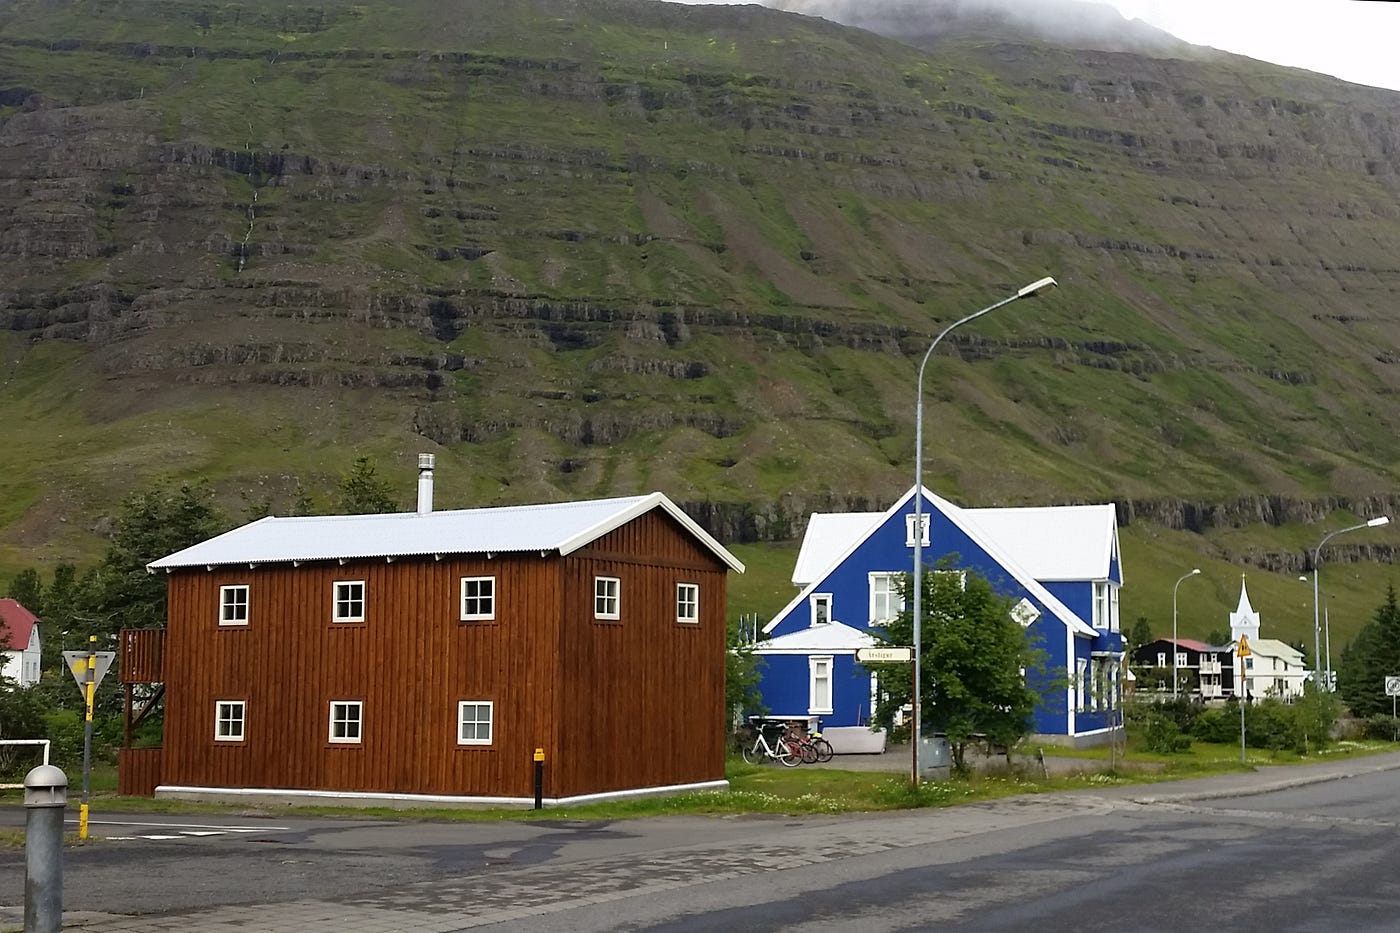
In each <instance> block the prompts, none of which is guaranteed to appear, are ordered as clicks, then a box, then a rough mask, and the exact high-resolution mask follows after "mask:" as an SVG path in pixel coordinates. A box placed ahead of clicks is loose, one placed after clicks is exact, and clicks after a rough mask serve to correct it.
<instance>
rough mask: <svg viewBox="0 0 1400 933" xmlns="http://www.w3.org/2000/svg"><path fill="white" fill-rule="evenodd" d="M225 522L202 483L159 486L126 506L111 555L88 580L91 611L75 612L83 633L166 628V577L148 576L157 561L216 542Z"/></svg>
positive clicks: (111, 544)
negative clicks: (151, 564) (216, 536)
mask: <svg viewBox="0 0 1400 933" xmlns="http://www.w3.org/2000/svg"><path fill="white" fill-rule="evenodd" d="M224 527H225V526H224V518H223V515H222V514H221V513H220V512H219V510H218V508H217V507H216V506H215V505H214V501H213V494H212V493H211V492H210V490H209V488H208V486H206V485H204V484H203V483H197V484H190V483H184V484H181V485H180V486H178V487H175V488H171V487H169V486H167V485H166V484H164V483H157V484H156V485H155V486H153V487H152V488H150V489H148V490H146V491H144V492H138V493H133V494H132V495H130V496H128V497H127V498H126V499H125V500H123V502H122V507H121V511H120V512H119V513H118V515H117V519H116V529H115V531H114V532H113V534H112V538H111V540H110V541H109V542H108V545H107V553H106V555H105V556H104V557H103V558H102V562H101V563H100V564H99V565H98V566H97V568H96V570H95V572H94V573H93V574H92V575H91V576H90V577H89V578H87V579H85V580H84V585H83V587H82V589H83V590H84V591H85V592H84V593H82V594H81V595H80V598H83V599H84V602H85V603H86V607H87V609H88V611H87V612H86V613H79V614H77V618H76V622H77V624H76V625H75V626H74V628H75V629H76V630H77V632H78V633H79V634H80V635H83V636H86V635H98V636H99V637H101V636H109V635H113V634H115V633H116V632H117V631H119V630H120V629H123V628H159V627H161V626H164V625H165V575H164V574H152V573H147V572H146V565H147V564H148V563H150V562H151V561H153V560H156V559H158V558H161V557H165V556H166V555H168V554H173V553H175V552H176V551H179V550H183V549H184V548H187V547H190V546H191V545H194V544H198V543H199V542H201V541H204V540H207V539H209V538H212V537H213V536H214V535H216V534H218V533H219V532H220V531H222V530H223V529H224Z"/></svg>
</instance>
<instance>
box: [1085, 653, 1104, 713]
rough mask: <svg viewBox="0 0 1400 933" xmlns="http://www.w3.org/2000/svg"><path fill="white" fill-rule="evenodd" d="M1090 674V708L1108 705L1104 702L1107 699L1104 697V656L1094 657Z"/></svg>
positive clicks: (1100, 707) (1101, 707)
mask: <svg viewBox="0 0 1400 933" xmlns="http://www.w3.org/2000/svg"><path fill="white" fill-rule="evenodd" d="M1089 676H1090V678H1091V680H1090V682H1089V690H1090V692H1089V708H1090V709H1103V708H1104V706H1105V705H1107V704H1105V703H1104V699H1105V698H1104V695H1103V691H1104V671H1103V658H1094V659H1093V662H1092V663H1091V664H1090V668H1089Z"/></svg>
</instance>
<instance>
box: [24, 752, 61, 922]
mask: <svg viewBox="0 0 1400 933" xmlns="http://www.w3.org/2000/svg"><path fill="white" fill-rule="evenodd" d="M67 806H68V775H66V774H64V773H63V771H62V770H60V769H58V768H55V767H54V766H53V765H40V766H39V767H37V768H35V769H34V770H33V771H30V772H29V773H28V774H26V775H25V776H24V807H25V811H26V812H25V823H24V933H58V931H59V928H60V927H61V926H62V924H63V812H64V809H65V808H66V807H67Z"/></svg>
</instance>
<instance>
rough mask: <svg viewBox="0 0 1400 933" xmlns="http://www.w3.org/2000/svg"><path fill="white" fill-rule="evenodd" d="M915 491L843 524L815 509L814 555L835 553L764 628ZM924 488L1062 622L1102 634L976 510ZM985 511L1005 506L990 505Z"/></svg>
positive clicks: (796, 602) (905, 503)
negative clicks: (1049, 587)
mask: <svg viewBox="0 0 1400 933" xmlns="http://www.w3.org/2000/svg"><path fill="white" fill-rule="evenodd" d="M914 492H915V490H914V488H912V487H911V488H910V490H909V491H908V492H907V493H905V494H904V496H903V498H901V499H900V500H899V501H898V502H896V503H895V504H894V505H892V506H890V507H889V508H888V509H886V510H885V511H884V512H878V513H877V512H853V513H845V514H847V515H852V516H855V517H857V519H858V520H857V521H853V522H852V523H851V524H850V525H842V524H841V523H839V522H828V521H826V519H829V518H832V517H841V516H840V515H836V514H835V513H821V512H818V513H814V514H813V515H812V519H813V521H816V520H817V519H818V518H820V519H822V521H821V523H820V528H821V537H822V540H821V541H820V543H819V542H818V541H816V540H814V541H813V543H812V545H811V546H812V549H813V550H812V554H813V559H815V555H817V554H818V553H829V554H830V555H831V557H830V559H829V560H828V561H827V563H826V564H825V565H823V566H821V567H820V568H819V569H818V570H817V571H816V572H815V573H813V574H811V580H809V581H808V582H807V583H805V584H803V585H802V586H803V589H802V591H801V592H799V593H798V594H797V595H796V596H794V597H793V599H792V601H791V602H790V603H788V604H787V605H786V606H784V607H783V609H782V610H781V611H780V612H779V613H778V614H777V615H775V616H773V618H772V619H771V620H770V621H769V623H768V624H767V625H766V626H764V629H763V630H764V631H765V632H771V631H772V630H773V629H774V628H775V627H777V625H778V623H779V622H780V621H781V620H782V619H783V618H784V617H785V616H787V614H788V613H790V612H791V611H792V610H793V609H794V608H796V607H797V606H798V605H799V604H800V603H802V602H803V601H804V600H806V599H807V597H808V595H809V594H810V593H812V592H813V591H814V590H815V588H816V586H817V585H818V584H819V583H820V582H821V581H822V580H823V579H824V578H825V577H826V575H827V574H828V573H830V572H831V571H832V570H834V569H835V568H836V566H837V565H839V564H840V563H841V562H842V561H844V560H845V559H846V558H847V557H849V556H850V555H851V553H852V552H854V551H855V549H856V548H857V547H858V546H859V545H860V544H861V543H862V542H863V541H864V540H865V538H866V537H868V536H869V534H870V533H871V532H872V531H874V530H875V529H876V528H877V527H879V526H880V525H881V524H883V523H884V522H885V521H886V520H887V519H888V518H889V517H891V516H892V515H895V514H896V513H898V512H899V511H901V510H903V509H906V508H908V507H909V503H911V502H913V499H914ZM923 492H924V495H925V497H926V498H927V499H928V500H929V502H930V503H931V504H932V506H933V507H934V508H935V509H937V510H938V511H940V512H942V513H943V514H944V515H946V516H947V517H948V518H949V520H950V521H952V522H953V523H954V524H955V525H957V526H958V527H960V528H962V530H963V531H964V532H965V533H966V534H967V536H968V537H969V538H971V539H972V540H973V541H974V542H976V543H977V545H978V546H979V547H981V548H982V550H983V551H985V552H986V553H987V555H988V556H989V557H991V558H992V560H994V561H996V562H997V563H998V564H999V565H1001V566H1002V567H1003V568H1005V570H1006V571H1007V572H1008V573H1010V574H1011V575H1012V576H1014V577H1015V578H1016V579H1017V580H1018V581H1019V582H1020V584H1021V585H1022V586H1023V587H1025V588H1026V590H1027V592H1029V593H1031V594H1032V595H1033V596H1035V598H1036V599H1038V600H1040V603H1041V605H1043V606H1045V608H1047V609H1048V610H1050V612H1051V613H1052V614H1053V615H1055V616H1056V617H1057V618H1058V619H1060V620H1061V621H1062V622H1064V623H1065V624H1066V625H1068V626H1069V627H1070V628H1072V629H1074V630H1075V631H1076V632H1078V633H1079V634H1081V635H1086V636H1089V637H1093V636H1095V635H1097V634H1098V633H1097V632H1095V631H1094V629H1093V627H1092V626H1090V625H1089V624H1088V623H1086V622H1085V621H1084V620H1083V619H1081V618H1079V616H1078V615H1076V614H1075V613H1074V611H1073V610H1072V609H1070V608H1069V607H1068V606H1066V605H1065V604H1064V603H1062V602H1060V600H1059V599H1057V598H1056V597H1055V596H1054V595H1052V594H1051V593H1050V591H1049V590H1047V589H1046V588H1045V587H1044V585H1042V584H1041V583H1040V582H1039V581H1038V580H1037V579H1036V577H1035V575H1034V574H1032V573H1031V572H1030V570H1029V569H1028V568H1026V567H1025V566H1024V565H1022V564H1021V562H1020V561H1019V560H1017V559H1016V558H1015V557H1013V556H1012V554H1011V553H1010V551H1009V550H1008V548H1006V547H1005V546H1003V542H1001V541H1000V540H998V539H997V538H996V537H995V536H994V535H992V534H991V533H990V532H989V531H988V530H987V529H986V528H984V527H983V525H982V524H981V523H979V522H978V521H976V520H975V519H973V518H970V517H969V513H970V512H974V511H976V510H971V509H964V508H960V507H959V506H956V505H954V504H953V503H951V502H949V501H948V500H947V499H944V498H942V497H941V496H936V495H934V494H933V493H931V492H929V491H928V490H927V489H924V490H923ZM1067 508H1107V509H1109V510H1110V512H1109V513H1108V514H1109V515H1110V516H1114V513H1113V512H1112V511H1111V510H1112V509H1113V506H1068V507H1067ZM983 511H1001V510H998V509H990V510H983ZM872 516H873V517H872ZM1114 521H1115V522H1116V516H1115V517H1114ZM860 525H863V527H864V531H863V532H862V533H861V534H860V535H858V536H856V537H851V536H850V532H851V530H852V529H853V528H855V527H857V526H860ZM1112 527H1116V525H1114V526H1110V528H1112ZM810 537H813V536H812V534H811V532H810V525H809V532H808V535H807V537H804V538H803V541H802V548H803V550H804V551H806V550H807V548H808V543H807V538H810ZM1110 551H1111V547H1110V548H1109V549H1108V551H1106V553H1108V552H1110ZM1104 566H1105V568H1107V564H1106V563H1105V565H1104ZM911 570H912V568H911ZM1105 572H1106V570H1105ZM796 577H797V574H796V573H794V574H793V578H794V579H796Z"/></svg>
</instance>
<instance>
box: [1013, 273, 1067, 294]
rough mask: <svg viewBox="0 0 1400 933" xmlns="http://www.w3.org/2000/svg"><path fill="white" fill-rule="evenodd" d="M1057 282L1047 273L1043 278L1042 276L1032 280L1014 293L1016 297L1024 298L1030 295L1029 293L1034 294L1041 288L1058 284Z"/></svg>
mask: <svg viewBox="0 0 1400 933" xmlns="http://www.w3.org/2000/svg"><path fill="white" fill-rule="evenodd" d="M1059 284H1060V283H1059V282H1056V281H1055V280H1054V279H1052V278H1051V277H1050V276H1048V275H1047V276H1046V277H1045V278H1043V279H1038V280H1037V281H1034V282H1032V283H1031V284H1029V285H1027V286H1026V287H1025V288H1023V289H1021V290H1020V291H1018V292H1017V293H1016V297H1017V298H1026V297H1029V296H1031V295H1034V294H1035V293H1036V292H1038V291H1040V290H1041V289H1042V288H1055V287H1056V286H1058V285H1059Z"/></svg>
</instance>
